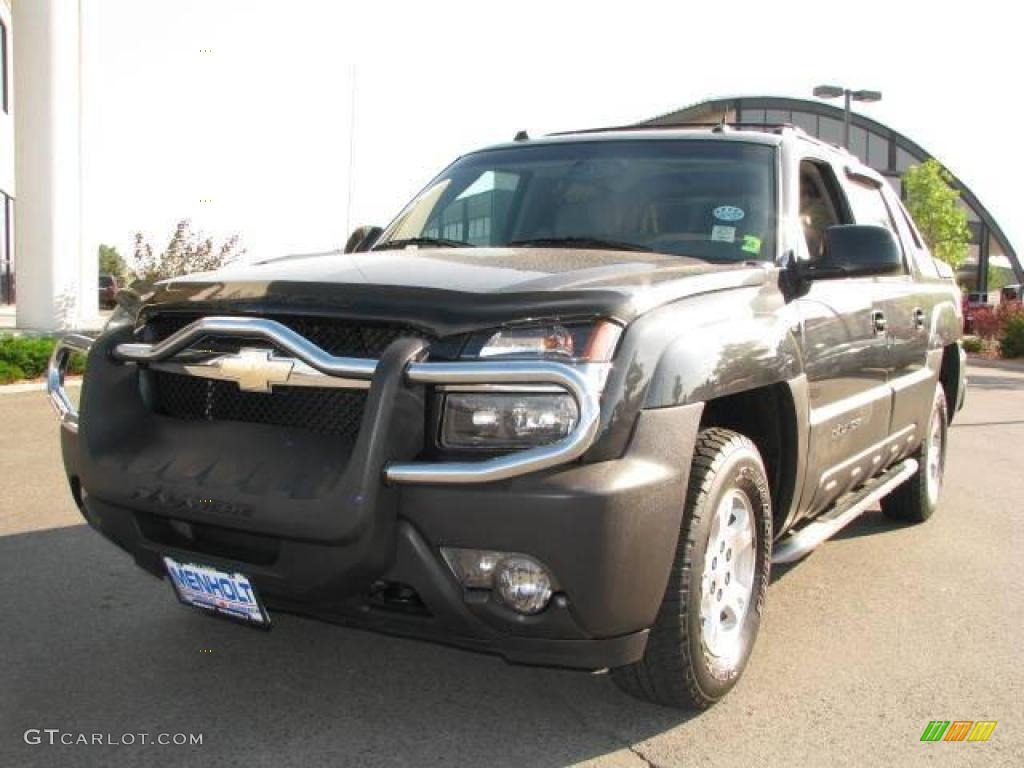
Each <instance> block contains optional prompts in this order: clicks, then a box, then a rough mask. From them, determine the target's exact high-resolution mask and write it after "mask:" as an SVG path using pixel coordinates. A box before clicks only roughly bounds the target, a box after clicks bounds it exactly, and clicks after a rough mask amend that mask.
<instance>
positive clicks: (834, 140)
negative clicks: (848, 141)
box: [818, 117, 843, 144]
mask: <svg viewBox="0 0 1024 768" xmlns="http://www.w3.org/2000/svg"><path fill="white" fill-rule="evenodd" d="M818 138H819V139H821V140H822V141H827V142H828V143H829V144H842V143H843V123H842V121H840V120H833V119H832V118H831V117H819V118H818Z"/></svg>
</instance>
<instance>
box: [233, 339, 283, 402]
mask: <svg viewBox="0 0 1024 768" xmlns="http://www.w3.org/2000/svg"><path fill="white" fill-rule="evenodd" d="M294 364H295V363H294V362H292V361H291V360H281V359H279V358H275V357H274V353H273V352H271V351H270V350H269V349H249V348H243V349H240V350H238V354H237V355H226V356H224V357H222V358H221V359H220V360H219V362H218V367H219V368H220V372H221V373H222V374H223V375H224V378H226V379H231V380H232V381H234V382H237V383H238V388H239V389H241V390H242V391H244V392H269V391H270V389H271V387H273V386H274V385H275V384H287V383H288V377H289V376H290V375H291V372H292V366H293V365H294Z"/></svg>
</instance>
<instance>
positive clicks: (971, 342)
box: [964, 336, 984, 354]
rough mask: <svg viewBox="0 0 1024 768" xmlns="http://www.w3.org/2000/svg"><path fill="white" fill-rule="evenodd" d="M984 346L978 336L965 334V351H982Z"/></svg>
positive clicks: (975, 352)
mask: <svg viewBox="0 0 1024 768" xmlns="http://www.w3.org/2000/svg"><path fill="white" fill-rule="evenodd" d="M983 347H984V344H983V343H982V341H981V339H979V338H978V337H977V336H965V337H964V351H965V352H971V353H974V354H977V353H978V352H981V350H982V349H983Z"/></svg>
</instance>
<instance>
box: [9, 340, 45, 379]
mask: <svg viewBox="0 0 1024 768" xmlns="http://www.w3.org/2000/svg"><path fill="white" fill-rule="evenodd" d="M53 344H54V341H53V339H51V338H49V337H47V336H5V337H3V338H0V362H5V363H8V364H10V365H12V366H14V367H15V368H19V369H20V370H21V371H22V373H23V374H24V378H28V379H34V378H36V377H37V376H42V375H43V374H44V373H45V372H46V364H47V363H48V362H49V361H50V353H52V352H53Z"/></svg>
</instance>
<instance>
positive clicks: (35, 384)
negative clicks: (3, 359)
mask: <svg viewBox="0 0 1024 768" xmlns="http://www.w3.org/2000/svg"><path fill="white" fill-rule="evenodd" d="M64 386H65V387H80V386H82V377H81V376H79V377H78V378H74V379H67V380H66V381H65V382H64ZM45 391H46V382H45V381H24V382H22V383H20V384H0V395H17V394H19V393H21V392H45Z"/></svg>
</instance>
